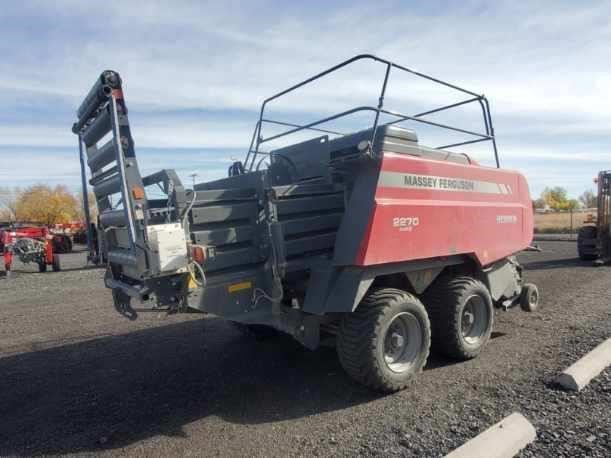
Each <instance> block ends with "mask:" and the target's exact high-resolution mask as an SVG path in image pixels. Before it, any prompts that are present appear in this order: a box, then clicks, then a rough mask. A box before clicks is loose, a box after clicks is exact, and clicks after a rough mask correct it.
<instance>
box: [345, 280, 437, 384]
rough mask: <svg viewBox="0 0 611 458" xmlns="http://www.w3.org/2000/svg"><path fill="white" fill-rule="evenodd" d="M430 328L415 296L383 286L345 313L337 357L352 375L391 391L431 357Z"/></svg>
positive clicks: (366, 382) (425, 314) (415, 372)
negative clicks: (350, 311) (352, 310)
mask: <svg viewBox="0 0 611 458" xmlns="http://www.w3.org/2000/svg"><path fill="white" fill-rule="evenodd" d="M430 345H431V327H430V323H429V319H428V316H427V313H426V310H425V308H424V306H423V305H422V303H421V302H420V301H419V300H418V299H417V298H416V297H415V296H413V295H411V294H409V293H407V292H405V291H401V290H398V289H391V288H382V289H377V290H374V291H372V292H370V293H368V294H367V296H366V297H365V298H364V299H363V301H362V302H361V303H360V304H359V306H358V307H357V309H356V310H355V311H354V312H352V313H347V314H345V315H344V317H343V318H342V320H341V322H340V327H339V333H338V337H337V352H338V355H339V360H340V362H341V364H342V366H343V367H344V369H345V370H346V372H347V373H348V375H350V376H351V377H352V378H353V379H355V380H356V381H358V382H360V383H362V384H363V385H366V386H368V387H369V388H372V389H374V390H376V391H381V392H384V393H392V392H395V391H398V390H401V389H403V388H405V387H406V386H407V384H408V383H409V380H410V379H411V378H412V376H414V375H415V374H417V373H418V372H421V371H422V368H423V367H424V366H425V364H426V361H427V358H428V356H429V349H430Z"/></svg>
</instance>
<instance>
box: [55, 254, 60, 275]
mask: <svg viewBox="0 0 611 458" xmlns="http://www.w3.org/2000/svg"><path fill="white" fill-rule="evenodd" d="M60 270H61V269H60V265H59V258H58V257H57V256H56V255H54V256H53V272H59V271H60Z"/></svg>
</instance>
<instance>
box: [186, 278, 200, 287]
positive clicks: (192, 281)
mask: <svg viewBox="0 0 611 458" xmlns="http://www.w3.org/2000/svg"><path fill="white" fill-rule="evenodd" d="M188 288H189V289H197V288H198V286H197V283H195V280H193V276H192V275H189V284H188Z"/></svg>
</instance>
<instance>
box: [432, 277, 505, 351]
mask: <svg viewBox="0 0 611 458" xmlns="http://www.w3.org/2000/svg"><path fill="white" fill-rule="evenodd" d="M424 303H425V305H426V309H427V311H428V312H429V316H430V318H431V329H432V340H433V349H434V350H435V351H437V352H439V353H441V354H443V355H445V356H448V357H450V358H453V359H458V360H467V359H472V358H475V357H476V356H478V355H479V354H480V352H481V351H482V349H483V348H484V346H485V345H486V343H488V340H490V334H491V333H492V325H493V322H494V308H493V305H492V298H491V297H490V292H489V291H488V288H487V287H486V285H484V284H483V283H482V282H481V281H480V280H476V279H475V278H472V277H468V276H459V277H450V276H443V277H440V278H438V279H437V280H436V281H435V283H434V284H433V285H431V286H430V287H429V289H428V290H427V292H426V294H425V298H424Z"/></svg>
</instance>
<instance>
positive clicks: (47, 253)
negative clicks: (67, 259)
mask: <svg viewBox="0 0 611 458" xmlns="http://www.w3.org/2000/svg"><path fill="white" fill-rule="evenodd" d="M0 239H1V240H2V243H1V245H2V250H3V253H4V269H5V271H6V272H7V273H10V271H11V268H12V265H13V260H14V258H15V257H17V259H19V260H20V261H21V262H22V263H23V264H30V263H35V264H38V271H39V272H46V271H47V267H48V266H51V267H52V268H53V271H55V272H57V271H59V270H60V264H59V258H58V257H57V254H59V253H61V252H62V248H63V237H59V236H54V235H53V234H51V232H50V231H49V229H47V228H46V227H44V226H40V227H39V226H11V227H8V228H5V229H3V230H1V231H0Z"/></svg>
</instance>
